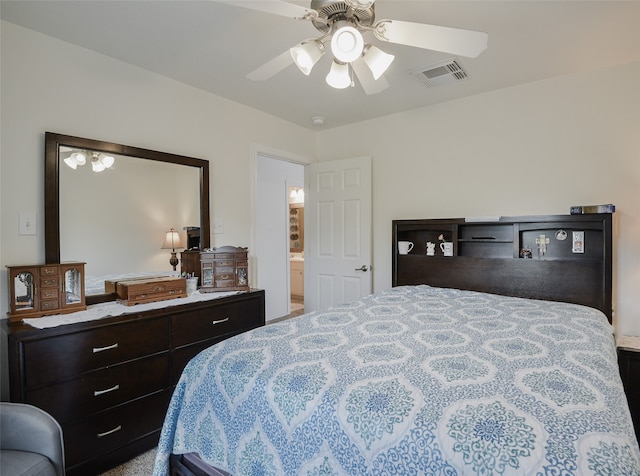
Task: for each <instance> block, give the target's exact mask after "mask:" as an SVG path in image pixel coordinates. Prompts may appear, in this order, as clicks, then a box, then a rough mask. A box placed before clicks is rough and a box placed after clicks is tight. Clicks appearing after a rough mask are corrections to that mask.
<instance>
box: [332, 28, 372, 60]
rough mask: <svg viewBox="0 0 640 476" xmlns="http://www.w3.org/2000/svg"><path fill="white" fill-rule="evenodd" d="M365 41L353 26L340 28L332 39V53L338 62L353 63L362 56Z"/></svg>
mask: <svg viewBox="0 0 640 476" xmlns="http://www.w3.org/2000/svg"><path fill="white" fill-rule="evenodd" d="M363 48H364V39H363V38H362V34H361V33H360V32H359V31H358V30H356V29H355V28H354V27H352V26H343V27H341V28H339V29H338V30H337V31H336V32H335V33H334V34H333V37H332V38H331V52H332V53H333V56H335V58H336V59H337V60H338V61H341V62H342V63H351V62H352V61H355V60H356V59H358V58H359V57H360V55H362V50H363Z"/></svg>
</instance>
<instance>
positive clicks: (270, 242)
mask: <svg viewBox="0 0 640 476" xmlns="http://www.w3.org/2000/svg"><path fill="white" fill-rule="evenodd" d="M304 169H305V167H304V165H302V164H300V163H295V162H291V161H289V160H285V159H282V158H279V157H277V156H273V155H267V154H265V153H261V152H258V153H257V155H256V185H257V186H256V197H255V213H256V215H255V221H256V224H255V234H256V236H255V245H254V249H255V250H256V252H255V254H256V256H257V257H259V259H258V263H257V273H256V280H255V282H256V287H258V288H260V289H264V290H265V314H266V320H267V321H272V320H274V319H278V318H282V317H285V316H288V315H290V314H291V313H292V312H296V313H302V312H304V311H303V309H304V284H302V292H300V288H299V287H296V286H299V281H300V279H294V282H293V287H294V291H296V292H295V293H294V295H293V296H292V279H291V273H292V266H293V268H294V269H295V270H297V271H294V272H297V273H298V275H297V276H294V278H301V281H302V283H304V241H303V240H301V238H303V236H302V237H301V232H302V233H304V230H303V228H302V227H303V226H304V199H302V202H299V198H297V196H296V199H295V200H292V198H291V196H292V190H296V192H297V191H298V190H301V189H303V186H304ZM290 205H292V206H291V207H290ZM294 217H302V220H299V218H296V220H294V221H295V223H292V218H294ZM292 230H294V231H292ZM296 235H297V236H296Z"/></svg>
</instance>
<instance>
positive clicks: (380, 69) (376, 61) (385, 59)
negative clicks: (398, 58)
mask: <svg viewBox="0 0 640 476" xmlns="http://www.w3.org/2000/svg"><path fill="white" fill-rule="evenodd" d="M362 59H364V62H365V64H366V65H367V66H368V67H369V69H370V70H371V74H373V79H378V78H380V76H382V75H383V74H384V72H385V71H386V70H387V69H388V68H389V66H390V65H391V63H392V62H393V60H394V59H395V56H393V55H392V54H389V53H385V52H384V51H382V50H381V49H380V48H377V47H375V46H373V45H369V47H368V48H367V50H366V52H365V54H364V56H363V58H362Z"/></svg>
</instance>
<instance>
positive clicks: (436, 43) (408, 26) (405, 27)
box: [374, 20, 489, 58]
mask: <svg viewBox="0 0 640 476" xmlns="http://www.w3.org/2000/svg"><path fill="white" fill-rule="evenodd" d="M374 28H375V31H374V34H375V36H376V38H378V39H379V40H382V41H388V42H390V43H398V44H401V45H409V46H415V47H418V48H425V49H428V50H434V51H442V52H444V53H450V54H454V55H457V56H466V57H467V58H475V57H477V56H478V55H479V54H480V53H482V52H483V51H484V50H485V48H486V47H487V41H488V38H489V35H487V34H486V33H484V32H481V31H472V30H462V29H459V28H450V27H447V26H437V25H427V24H425V23H413V22H408V21H399V20H381V21H379V22H377V23H376V25H375V26H374Z"/></svg>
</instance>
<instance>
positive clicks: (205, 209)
mask: <svg viewBox="0 0 640 476" xmlns="http://www.w3.org/2000/svg"><path fill="white" fill-rule="evenodd" d="M61 146H67V147H71V148H77V149H88V150H95V151H98V152H108V153H112V154H116V155H123V156H128V157H132V158H139V159H146V160H155V161H158V162H167V163H171V164H178V165H185V166H188V167H197V168H199V169H200V243H201V246H202V248H203V249H204V248H209V247H210V237H211V235H210V222H209V162H208V161H207V160H203V159H196V158H193V157H186V156H182V155H176V154H170V153H166V152H158V151H155V150H148V149H141V148H138V147H132V146H128V145H121V144H115V143H112V142H104V141H98V140H93V139H84V138H81V137H74V136H69V135H64V134H57V133H54V132H46V133H45V147H44V240H45V241H44V243H45V245H44V246H45V260H46V262H47V263H51V264H53V263H60V175H59V172H60V147H61ZM114 299H115V295H114V294H95V295H89V296H87V297H86V301H87V304H96V303H99V302H107V301H113V300H114Z"/></svg>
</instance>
